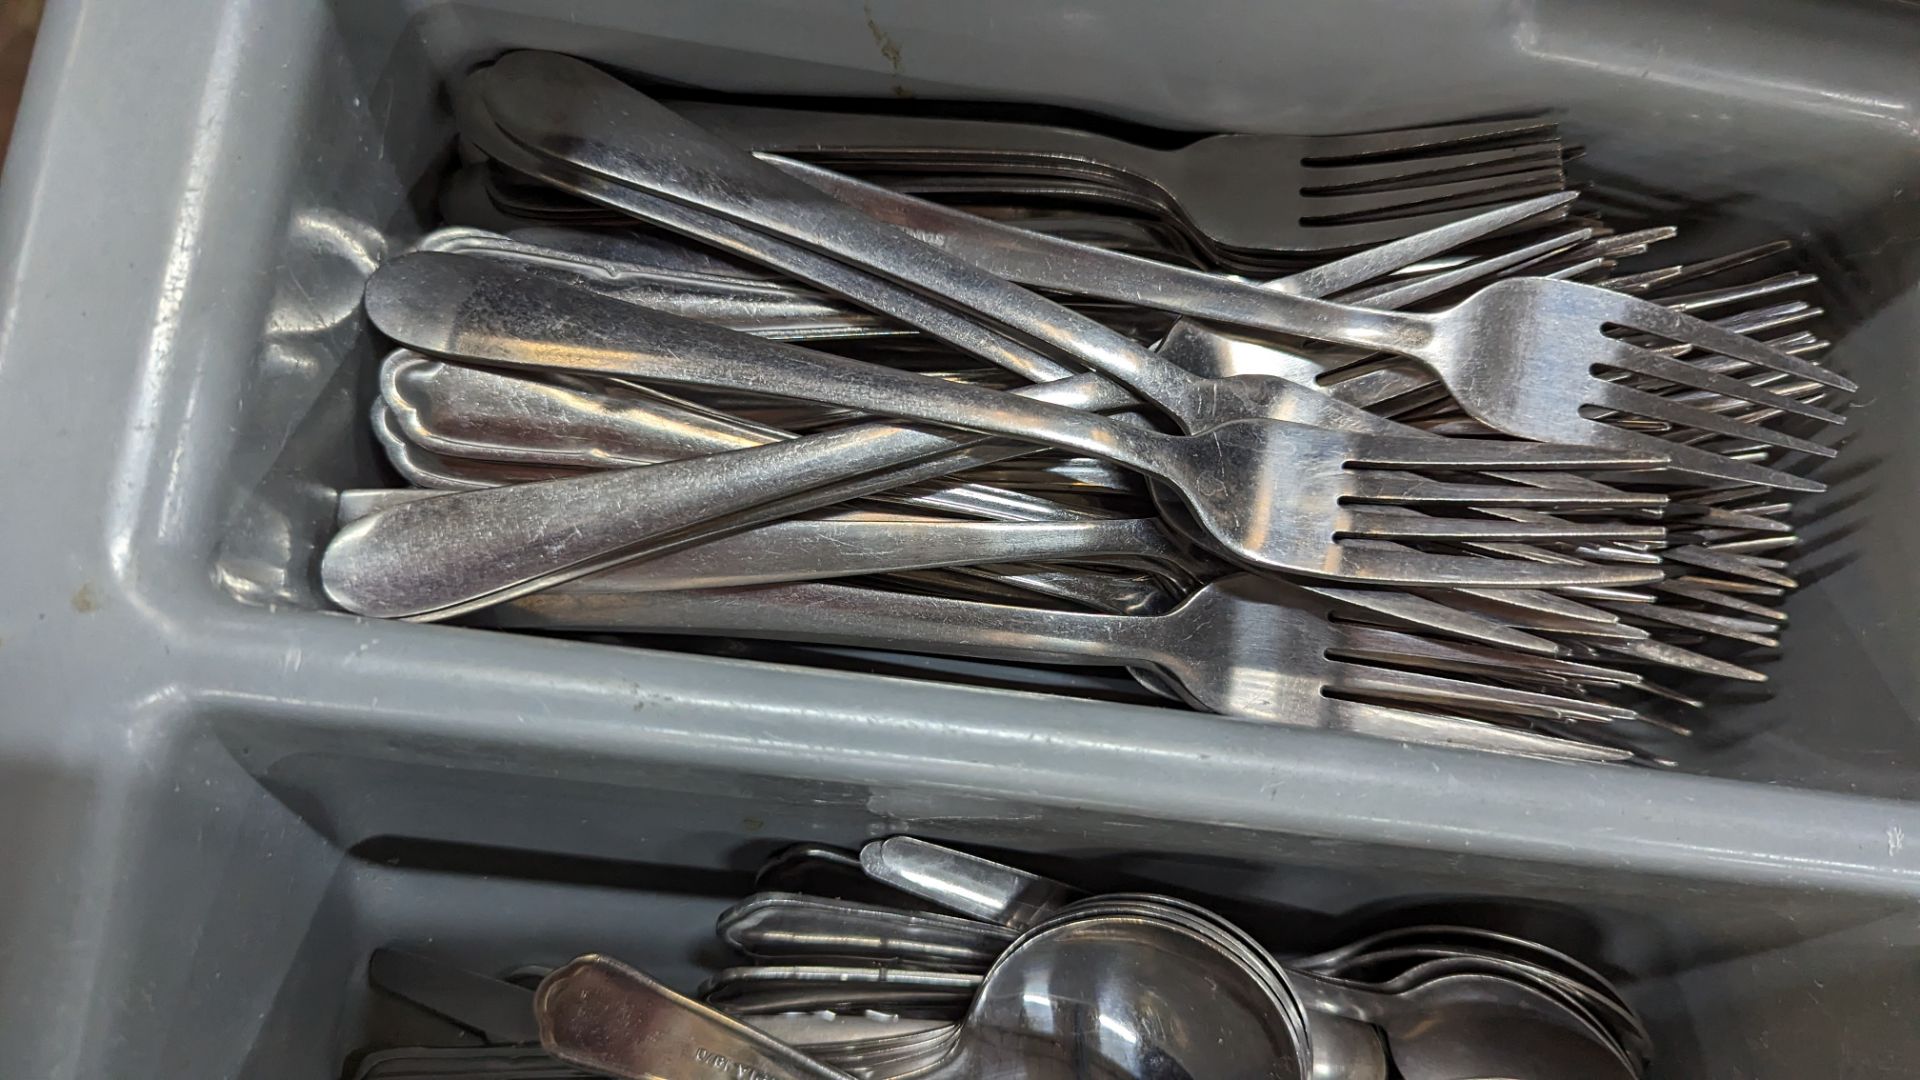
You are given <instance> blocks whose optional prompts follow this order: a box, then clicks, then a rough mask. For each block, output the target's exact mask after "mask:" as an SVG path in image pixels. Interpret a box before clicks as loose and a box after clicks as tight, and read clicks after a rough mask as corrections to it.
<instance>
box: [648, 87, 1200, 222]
mask: <svg viewBox="0 0 1920 1080" xmlns="http://www.w3.org/2000/svg"><path fill="white" fill-rule="evenodd" d="M672 108H673V111H674V112H677V113H679V114H680V115H681V116H683V117H685V118H686V119H688V120H691V121H692V122H694V123H696V124H698V125H700V126H701V127H702V128H705V129H706V130H707V131H710V132H712V133H713V134H715V135H718V136H720V137H721V138H723V139H725V140H727V141H728V142H730V143H733V144H735V145H736V146H742V147H745V148H747V149H749V150H764V151H767V152H769V153H774V154H820V153H848V152H851V153H860V152H863V151H870V150H897V151H904V152H908V153H910V154H912V155H913V156H914V157H915V158H916V159H919V158H926V159H927V160H928V161H929V162H930V163H938V162H940V161H942V160H951V159H954V158H965V157H970V156H973V157H977V156H978V155H979V154H980V153H981V152H983V151H984V152H991V153H993V154H995V155H1008V154H1011V155H1014V156H1017V157H1019V158H1021V159H1022V161H1021V164H1022V166H1023V167H1031V168H1034V169H1035V170H1036V171H1051V170H1049V169H1048V168H1047V167H1048V165H1049V164H1052V165H1054V166H1055V167H1056V168H1057V170H1058V171H1059V172H1060V173H1062V174H1063V175H1067V176H1080V175H1084V174H1086V173H1089V172H1092V173H1100V174H1110V175H1114V176H1115V177H1116V178H1117V179H1120V180H1122V181H1125V180H1129V179H1131V180H1133V181H1135V182H1138V181H1145V182H1147V183H1149V184H1152V185H1153V186H1154V187H1156V188H1159V189H1161V190H1162V191H1165V192H1166V193H1167V194H1168V195H1170V196H1172V197H1173V198H1174V199H1175V201H1179V194H1178V193H1177V192H1176V191H1175V190H1174V186H1175V185H1174V183H1173V181H1174V179H1175V173H1174V171H1173V170H1170V169H1168V168H1167V167H1166V166H1167V164H1168V163H1169V161H1170V160H1171V159H1172V158H1173V157H1174V155H1170V154H1169V153H1167V152H1166V151H1163V150H1156V149H1154V148H1153V147H1150V146H1142V145H1140V144H1139V143H1133V142H1127V141H1125V140H1123V139H1115V138H1112V137H1110V136H1106V135H1100V134H1097V133H1095V132H1091V131H1083V130H1081V129H1079V128H1067V127H1050V126H1047V125H1044V124H1019V123H1008V122H1003V121H998V120H993V121H985V120H956V119H952V118H950V117H931V116H874V115H871V114H866V113H837V112H824V111H820V110H814V109H768V108H758V107H754V106H750V105H733V104H722V103H710V102H697V101H676V102H673V103H672Z"/></svg>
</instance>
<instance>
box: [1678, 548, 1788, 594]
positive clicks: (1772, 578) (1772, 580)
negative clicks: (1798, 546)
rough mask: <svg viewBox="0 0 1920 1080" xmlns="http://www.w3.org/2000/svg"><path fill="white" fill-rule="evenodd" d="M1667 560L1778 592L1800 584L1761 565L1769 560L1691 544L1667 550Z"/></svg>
mask: <svg viewBox="0 0 1920 1080" xmlns="http://www.w3.org/2000/svg"><path fill="white" fill-rule="evenodd" d="M1664 554H1665V556H1666V557H1667V558H1668V559H1671V560H1673V561H1674V562H1678V563H1685V564H1686V565H1688V566H1697V567H1700V568H1701V569H1703V570H1714V571H1717V572H1719V573H1722V574H1731V575H1733V576H1734V577H1743V578H1749V579H1751V580H1754V581H1758V582H1760V583H1761V584H1763V585H1775V586H1778V587H1780V588H1782V589H1797V588H1799V587H1800V583H1799V582H1797V581H1795V580H1794V579H1792V578H1790V577H1788V576H1787V575H1785V574H1782V573H1780V572H1779V571H1777V570H1775V569H1772V568H1771V567H1768V566H1765V565H1762V563H1763V562H1768V561H1772V560H1760V559H1755V558H1754V557H1752V556H1750V555H1729V554H1727V553H1726V552H1724V551H1715V550H1713V549H1712V548H1704V547H1700V546H1698V545H1695V544H1687V545H1683V546H1680V547H1674V548H1668V549H1667V550H1666V551H1665V552H1664Z"/></svg>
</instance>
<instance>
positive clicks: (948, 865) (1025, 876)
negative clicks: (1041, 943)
mask: <svg viewBox="0 0 1920 1080" xmlns="http://www.w3.org/2000/svg"><path fill="white" fill-rule="evenodd" d="M860 868H861V869H863V870H865V871H866V872H867V876H868V877H870V878H873V879H874V880H875V881H879V882H882V883H884V884H887V885H891V886H893V887H894V888H896V889H899V890H901V891H903V892H907V893H911V894H912V895H914V896H918V897H920V898H921V899H923V900H931V901H933V902H934V903H936V904H939V905H940V906H942V907H944V908H947V909H949V910H951V911H957V912H959V913H960V914H962V915H970V916H972V917H973V918H976V919H980V920H983V921H985V922H990V923H996V924H998V925H1000V926H1005V927H1010V928H1012V929H1015V930H1025V929H1027V928H1028V927H1031V926H1033V925H1034V924H1035V923H1038V922H1040V921H1041V920H1043V919H1045V918H1046V917H1047V916H1049V915H1051V914H1053V913H1054V912H1056V911H1058V910H1060V909H1061V908H1062V907H1064V906H1066V905H1067V904H1069V903H1071V902H1072V901H1073V900H1074V899H1075V898H1077V897H1079V896H1080V895H1082V894H1081V893H1080V891H1079V890H1078V889H1075V888H1072V887H1071V886H1067V885H1063V884H1061V883H1060V882H1058V881H1054V880H1053V879H1051V878H1044V877H1041V876H1040V875H1038V874H1030V873H1028V872H1027V871H1025V870H1019V869H1016V868H1014V867H1011V866H1007V865H1006V864H1004V863H997V862H994V861H993V860H991V859H983V858H981V857H980V856H978V855H969V854H968V853H966V852H964V851H955V850H954V849H952V848H950V847H945V846H943V845H940V844H935V843H931V842H929V841H926V840H921V839H917V838H915V837H912V836H889V837H886V838H885V839H881V840H874V841H872V842H870V843H869V844H867V846H865V847H863V848H861V849H860Z"/></svg>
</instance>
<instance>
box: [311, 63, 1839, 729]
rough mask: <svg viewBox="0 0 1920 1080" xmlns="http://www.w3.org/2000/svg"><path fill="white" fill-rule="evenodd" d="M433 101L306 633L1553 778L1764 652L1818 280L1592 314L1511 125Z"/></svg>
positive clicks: (545, 66)
mask: <svg viewBox="0 0 1920 1080" xmlns="http://www.w3.org/2000/svg"><path fill="white" fill-rule="evenodd" d="M455 100H456V112H457V119H458V122H459V129H460V136H461V148H462V153H463V160H464V161H465V162H466V164H465V165H464V167H462V168H461V169H460V170H459V171H458V172H456V173H455V174H454V176H453V178H452V179H451V180H450V182H449V184H448V186H447V189H446V191H445V193H444V197H443V210H444V212H445V213H446V215H447V218H448V221H449V223H450V224H449V226H448V227H446V228H443V229H441V230H438V231H436V232H433V233H431V234H429V235H428V236H427V237H425V238H424V239H423V240H422V241H421V242H420V244H419V245H417V247H416V248H415V249H414V250H412V251H410V252H408V253H406V254H403V255H401V256H399V257H397V258H394V259H392V260H390V261H389V262H388V263H386V264H385V265H383V266H382V267H380V269H379V270H378V271H376V272H375V274H374V275H373V277H372V279H371V280H370V281H369V282H368V285H367V291H366V311H367V314H368V316H369V318H370V319H371V321H372V322H373V324H374V325H375V327H377V328H378V329H379V330H380V331H381V332H382V333H384V334H385V335H386V336H387V337H389V338H391V339H392V340H393V341H394V343H395V344H396V345H397V346H398V347H397V348H396V349H395V350H394V351H393V352H391V353H390V354H389V355H387V356H386V358H385V359H384V360H383V362H382V364H381V369H380V373H379V376H380V377H379V386H380V394H379V398H378V400H377V401H376V402H375V404H374V407H373V411H372V415H371V424H372V430H373V433H374V435H375V437H376V438H377V439H378V440H379V442H380V444H381V445H382V446H383V447H384V449H385V450H386V452H387V456H388V458H389V460H390V461H391V462H392V463H393V465H394V467H395V469H396V470H397V471H398V472H399V473H400V474H401V475H402V476H403V477H404V478H405V479H406V480H407V481H408V483H409V484H410V485H411V486H410V487H404V488H394V489H388V490H356V491H348V492H345V493H343V494H342V498H341V503H340V516H341V528H340V530H339V532H338V534H337V535H336V536H335V537H334V539H333V541H332V542H331V544H330V545H329V546H328V548H327V550H326V552H325V554H324V557H323V559H322V563H321V578H322V583H323V585H324V587H325V589H326V591H327V593H328V595H329V596H330V597H331V598H332V599H333V600H334V601H335V602H336V603H338V604H339V605H340V606H341V607H343V608H345V609H346V610H348V611H352V612H356V613H359V614H363V615H369V616H377V617H383V618H402V619H414V620H436V619H449V618H456V617H458V618H461V619H463V620H465V621H467V622H470V623H474V624H479V625H488V626H495V627H508V628H515V629H522V630H538V631H543V632H566V633H588V634H602V633H618V634H664V635H675V636H683V635H696V636H711V637H719V638H725V639H753V640H769V641H783V642H796V643H800V644H799V645H798V646H795V647H794V651H793V652H791V653H788V654H786V655H794V656H800V657H811V658H814V659H821V658H826V657H830V656H832V655H833V650H836V649H847V648H854V649H867V650H886V651H888V652H889V653H892V654H899V653H911V654H929V655H936V656H950V657H964V658H987V659H992V660H999V661H1014V662H1017V663H1021V664H1028V665H1048V666H1049V667H1047V668H1031V669H1028V670H1032V671H1034V672H1035V674H1034V675H1033V676H1032V677H1033V679H1035V680H1036V683H1035V685H1045V686H1049V687H1052V688H1058V689H1067V690H1069V691H1075V690H1085V689H1086V688H1088V687H1090V686H1099V685H1103V684H1100V683H1097V682H1092V681H1089V682H1076V681H1073V680H1071V679H1069V678H1067V677H1064V676H1061V675H1060V674H1059V673H1058V672H1057V671H1054V670H1053V667H1052V666H1057V665H1093V666H1097V667H1104V668H1109V669H1126V670H1127V671H1128V672H1130V673H1131V675H1132V677H1133V678H1134V679H1136V680H1137V681H1138V683H1139V685H1140V687H1142V688H1144V689H1143V691H1142V692H1143V693H1149V694H1152V695H1155V696H1157V697H1160V698H1164V699H1169V700H1173V701H1179V702H1184V703H1186V704H1188V705H1190V706H1193V707H1196V708H1200V709H1205V710H1210V711H1214V712H1219V713H1225V714H1229V715H1234V716H1240V717H1247V718H1252V719H1258V720H1268V721H1276V722H1280V723H1286V724H1294V725H1302V726H1310V727H1317V728H1327V729H1339V730H1348V731H1357V732H1365V733H1370V734H1375V735H1380V736H1385V737H1389V738H1396V739H1402V740H1409V741H1414V742H1420V743H1427V744H1435V745H1444V746H1453V747H1469V748H1476V749H1482V750H1490V751H1496V752H1501V753H1509V754H1518V755H1525V756H1530V757H1539V758H1550V759H1556V760H1572V761H1619V760H1628V759H1636V760H1659V759H1660V758H1659V755H1658V754H1657V753H1655V752H1654V751H1653V750H1651V749H1649V747H1650V746H1654V745H1656V743H1655V742H1654V741H1651V740H1653V739H1654V737H1655V736H1657V735H1658V734H1659V733H1660V732H1662V731H1668V732H1680V733H1684V732H1685V730H1686V727H1685V723H1686V721H1685V720H1684V713H1681V714H1679V715H1680V717H1681V718H1680V719H1679V720H1676V713H1675V710H1676V709H1679V710H1684V709H1686V708H1689V707H1697V706H1699V705H1700V704H1701V703H1702V700H1703V698H1702V691H1701V690H1700V689H1699V687H1700V686H1701V684H1702V682H1703V681H1704V680H1711V679H1720V680H1739V681H1746V682H1759V681H1763V680H1764V675H1763V674H1761V673H1760V672H1759V671H1756V670H1755V669H1754V668H1753V667H1751V666H1749V663H1747V662H1746V661H1747V660H1748V657H1747V656H1745V655H1740V654H1738V653H1730V652H1729V649H1730V648H1738V649H1744V650H1749V651H1751V650H1765V649H1771V648H1774V647H1775V646H1776V645H1777V640H1776V635H1777V633H1778V628H1779V626H1780V624H1781V623H1782V622H1783V621H1784V618H1785V616H1784V615H1783V614H1782V613H1781V612H1780V611H1779V610H1778V609H1777V607H1776V606H1775V604H1774V601H1775V599H1776V598H1777V597H1779V596H1780V595H1782V594H1783V593H1784V591H1785V590H1787V589H1790V588H1792V587H1793V584H1794V582H1793V580H1792V578H1791V577H1789V576H1787V575H1786V574H1785V573H1784V571H1785V569H1786V563H1785V562H1784V560H1783V559H1781V558H1779V555H1780V554H1782V552H1783V551H1784V550H1785V549H1787V548H1789V547H1790V546H1791V545H1792V544H1793V543H1794V542H1795V538H1794V536H1793V534H1792V532H1791V526H1790V525H1789V524H1788V521H1787V516H1788V512H1789V510H1790V505H1789V503H1788V501H1787V499H1788V495H1787V493H1789V492H1803V491H1818V490H1820V485H1819V484H1818V483H1817V482H1815V481H1812V480H1809V479H1807V478H1805V477H1804V476H1803V475H1801V471H1797V470H1799V469H1800V465H1801V464H1802V463H1804V462H1805V461H1807V460H1808V459H1817V458H1823V457H1829V456H1832V453H1833V451H1832V450H1831V449H1830V448H1829V447H1828V446H1827V445H1825V444H1823V443H1821V442H1819V441H1816V440H1815V439H1814V438H1813V437H1812V436H1815V435H1817V434H1819V433H1820V432H1821V431H1831V430H1833V428H1834V426H1835V425H1838V424H1840V423H1841V421H1842V417H1841V416H1840V414H1839V413H1838V412H1836V411H1835V409H1834V405H1835V404H1836V402H1835V401H1834V400H1833V399H1834V398H1835V397H1836V396H1837V395H1841V394H1846V393H1850V392H1852V391H1853V390H1854V389H1855V387H1854V386H1853V384H1852V383H1851V382H1849V381H1848V380H1846V379H1845V378H1843V377H1841V376H1839V375H1837V374H1835V373H1833V372H1832V371H1830V370H1828V369H1827V368H1826V367H1824V366H1823V365H1822V364H1820V363H1819V361H1818V359H1817V355H1818V354H1819V352H1820V351H1821V350H1822V349H1823V348H1824V347H1825V345H1826V344H1827V343H1826V342H1825V341H1824V340H1822V339H1821V338H1819V337H1818V336H1816V334H1815V333H1814V332H1812V331H1811V330H1810V329H1809V328H1808V327H1807V325H1806V324H1808V323H1809V322H1811V321H1812V320H1814V319H1816V318H1817V317H1819V316H1820V315H1821V314H1822V312H1821V311H1820V309H1819V308H1818V307H1817V306H1816V305H1815V304H1814V303H1812V302H1810V301H1809V300H1808V299H1805V297H1806V296H1807V295H1808V294H1809V292H1810V290H1812V289H1814V288H1815V287H1816V286H1817V285H1818V282H1817V280H1816V279H1815V278H1813V277H1812V276H1811V275H1809V274H1805V273H1800V272H1796V271H1794V270H1793V269H1792V268H1791V267H1790V266H1784V267H1783V266H1781V265H1780V260H1782V259H1784V258H1786V257H1787V256H1789V255H1790V252H1788V250H1787V246H1786V245H1785V244H1769V245H1763V246H1760V247H1756V248H1749V249H1744V250H1741V251H1737V252H1730V253H1725V254H1722V255H1718V256H1715V257H1711V258H1705V259H1700V260H1696V261H1691V262H1683V263H1678V264H1674V265H1669V266H1663V267H1658V268H1654V269H1646V270H1634V271H1632V272H1627V271H1626V270H1624V269H1622V268H1621V266H1620V264H1621V263H1622V261H1623V260H1628V259H1633V258H1635V257H1638V256H1642V255H1644V254H1645V253H1646V252H1647V251H1648V250H1649V249H1650V248H1651V247H1652V246H1653V245H1655V244H1658V243H1660V242H1662V241H1665V240H1667V239H1669V238H1671V237H1672V236H1673V235H1674V234H1675V232H1676V229H1674V228H1672V227H1660V228H1650V229H1640V230H1636V231H1632V232H1615V231H1612V230H1610V229H1609V228H1608V227H1607V226H1606V225H1605V223H1603V222H1601V221H1598V220H1596V219H1593V218H1590V217H1582V216H1580V211H1579V206H1578V204H1577V203H1576V201H1575V200H1576V197H1577V194H1576V193H1575V192H1573V191H1570V190H1566V177H1565V170H1564V163H1565V161H1566V160H1567V158H1568V157H1569V156H1571V155H1570V153H1569V152H1568V150H1567V148H1565V147H1564V146H1563V145H1562V144H1561V142H1560V141H1559V139H1558V135H1557V129H1556V128H1555V127H1554V126H1553V125H1552V124H1550V123H1548V122H1545V121H1543V120H1541V119H1539V118H1523V119H1519V120H1502V121H1489V122H1473V123H1461V124H1447V125H1438V126H1435V127H1431V128H1425V129H1417V130H1408V131H1400V132H1386V133H1375V134H1366V135H1355V136H1315V137H1304V138H1302V137H1282V136H1264V135H1262V136H1254V135H1224V136H1215V137H1211V138H1206V139H1201V140H1199V141H1197V142H1190V143H1189V144H1187V145H1185V146H1183V147H1178V148H1172V149H1166V148H1152V147H1146V146H1143V145H1140V144H1138V143H1134V142H1128V141H1125V140H1120V139H1115V138H1113V137H1110V136H1105V135H1096V134H1092V133H1090V132H1086V131H1080V130H1074V129H1069V128H1056V127H1045V126H1038V125H1027V124H1014V123H1005V122H999V121H993V122H988V121H977V120H953V119H930V118H924V117H922V118H912V117H892V116H889V117H876V116H864V115H859V114H851V113H822V112H816V111H805V110H793V109H769V108H763V107H748V106H741V105H732V104H712V103H674V104H663V103H661V102H659V101H656V100H654V99H652V98H650V97H648V96H647V95H645V94H643V93H642V92H641V91H639V90H636V89H634V88H633V87H631V86H629V85H627V84H626V83H624V82H622V81H620V80H619V79H617V78H615V77H613V76H611V75H609V74H607V73H605V72H603V71H601V70H599V69H597V68H595V67H593V66H591V65H588V64H585V63H583V62H581V61H578V60H574V59H571V58H568V57H564V56H559V55H555V54H548V53H537V52H521V53H512V54H509V55H507V56H504V57H502V58H501V59H499V60H498V61H496V62H495V63H493V64H492V65H490V66H488V67H485V68H482V69H481V70H479V71H476V72H474V73H472V74H471V75H470V76H468V77H467V78H466V80H465V81H464V82H463V83H462V84H461V85H460V86H459V87H458V89H457V93H456V95H455ZM1247 274H1257V275H1259V276H1260V278H1262V279H1264V280H1253V279H1250V278H1248V277H1245V276H1242V275H1247ZM1802 471H1803V470H1802ZM810 650H811V651H810ZM855 655H868V656H871V655H872V654H855ZM842 662H844V659H843V660H842ZM957 669H958V666H957V664H956V667H955V668H952V669H946V670H957ZM996 670H997V671H998V672H1000V673H1002V677H1004V678H1006V679H1008V680H1017V678H1018V676H1015V675H1012V674H1006V673H1009V672H1014V671H1018V670H1021V669H1018V668H1008V667H1002V668H999V669H996ZM1669 675H1671V676H1677V677H1679V679H1680V681H1679V682H1678V683H1677V684H1675V683H1674V681H1673V680H1672V679H1670V678H1668V676H1669ZM1016 684H1017V683H1016Z"/></svg>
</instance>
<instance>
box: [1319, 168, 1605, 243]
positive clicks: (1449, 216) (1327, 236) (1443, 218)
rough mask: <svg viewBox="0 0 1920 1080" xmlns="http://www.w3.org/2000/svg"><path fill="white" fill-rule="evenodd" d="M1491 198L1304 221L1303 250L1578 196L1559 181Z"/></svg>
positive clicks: (1380, 238)
mask: <svg viewBox="0 0 1920 1080" xmlns="http://www.w3.org/2000/svg"><path fill="white" fill-rule="evenodd" d="M1489 194H1490V196H1491V198H1489V199H1486V200H1479V201H1473V202H1471V204H1470V205H1465V206H1448V207H1432V208H1422V210H1421V212H1420V213H1418V214H1403V215H1399V216H1396V217H1392V218H1388V219H1385V220H1380V221H1320V220H1305V219H1303V222H1302V223H1303V224H1304V225H1307V226H1309V228H1308V229H1307V231H1306V232H1305V234H1304V235H1303V237H1302V240H1301V243H1302V244H1303V245H1306V246H1305V247H1303V248H1302V250H1310V251H1345V250H1348V249H1353V248H1372V247H1377V246H1379V245H1382V244H1386V243H1389V242H1391V241H1394V240H1399V239H1403V238H1405V237H1406V236H1407V235H1408V234H1409V233H1410V232H1414V231H1415V230H1422V231H1424V230H1430V229H1437V228H1440V227H1443V226H1446V225H1453V224H1463V223H1465V222H1467V221H1471V220H1473V219H1475V218H1477V217H1478V216H1479V215H1481V214H1482V213H1484V212H1486V210H1487V209H1488V208H1489V207H1492V206H1499V205H1501V204H1506V203H1512V202H1530V201H1532V200H1533V199H1534V198H1536V197H1560V196H1568V197H1570V198H1577V197H1578V195H1577V194H1576V193H1573V192H1568V191H1564V190H1562V186H1561V185H1560V184H1559V183H1557V182H1550V183H1541V184H1532V185H1528V186H1527V187H1526V188H1522V189H1518V190H1513V191H1505V190H1502V191H1497V192H1490V193H1489Z"/></svg>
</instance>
